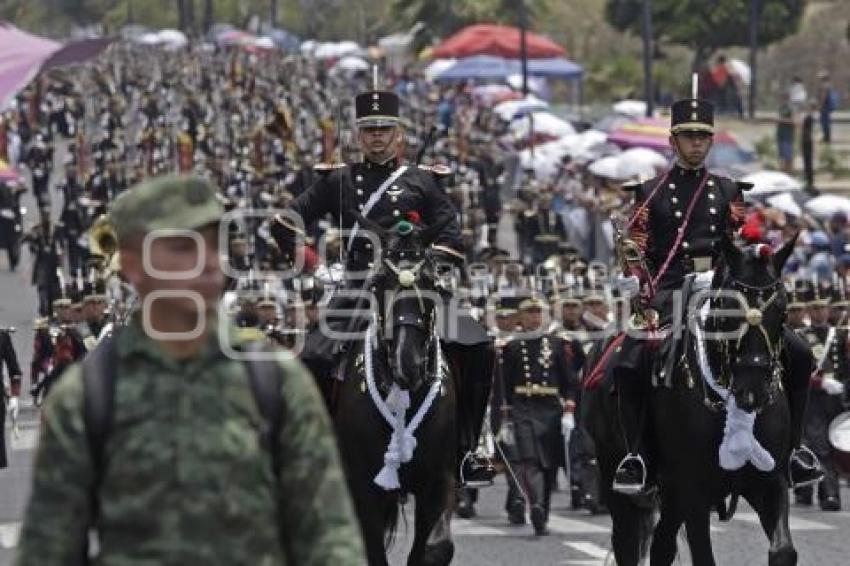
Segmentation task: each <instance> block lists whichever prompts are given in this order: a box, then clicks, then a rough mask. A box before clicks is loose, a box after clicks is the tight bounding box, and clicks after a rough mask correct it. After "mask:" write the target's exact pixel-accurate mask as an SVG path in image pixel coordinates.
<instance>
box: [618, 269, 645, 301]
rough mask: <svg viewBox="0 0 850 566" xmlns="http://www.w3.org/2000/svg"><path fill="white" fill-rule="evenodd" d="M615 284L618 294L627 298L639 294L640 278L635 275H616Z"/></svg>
mask: <svg viewBox="0 0 850 566" xmlns="http://www.w3.org/2000/svg"><path fill="white" fill-rule="evenodd" d="M615 285H617V290H619V291H620V295H621V296H622V297H625V298H627V299H630V298H632V297H637V296H638V295H639V294H640V279H638V278H637V275H629V276H625V275H620V276H618V277H617V280H616V282H615Z"/></svg>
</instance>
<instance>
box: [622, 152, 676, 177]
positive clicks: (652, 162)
mask: <svg viewBox="0 0 850 566" xmlns="http://www.w3.org/2000/svg"><path fill="white" fill-rule="evenodd" d="M617 159H618V161H619V162H618V164H617V175H618V176H617V178H618V179H649V178H652V177H655V176H656V175H657V174H658V172H659V170H661V169H664V168H665V167H667V163H668V159H667V158H666V157H664V156H663V155H661V154H660V153H658V152H657V151H653V150H651V149H648V148H645V147H634V148H631V149H627V150H626V151H624V152H623V153H621V154H620V155H618V156H617Z"/></svg>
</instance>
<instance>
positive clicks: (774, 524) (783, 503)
mask: <svg viewBox="0 0 850 566" xmlns="http://www.w3.org/2000/svg"><path fill="white" fill-rule="evenodd" d="M768 478H769V479H764V478H763V476H759V479H758V480H757V481H756V482H753V483H754V484H755V485H756V486H758V488H761V489H759V490H758V491H759V492H757V493H754V494H753V496H752V497H748V498H747V500H748V501H749V502H750V505H752V506H753V509H754V510H755V512H756V513H757V514H758V516H759V521H761V526H762V529H764V533H765V534H766V535H767V538H768V540H769V541H770V549H769V550H768V560H767V563H768V565H769V566H793V565H794V564H797V551H796V550H795V549H794V542H793V541H792V540H791V527H790V525H789V523H788V515H789V512H790V500H789V496H788V484H787V482H786V480H785V476H784V475H783V474H782V473H780V472H773V473H772V474H770V475H769V476H768ZM754 491H755V490H754Z"/></svg>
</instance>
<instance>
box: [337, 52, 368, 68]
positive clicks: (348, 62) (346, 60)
mask: <svg viewBox="0 0 850 566" xmlns="http://www.w3.org/2000/svg"><path fill="white" fill-rule="evenodd" d="M334 69H337V70H340V71H350V72H356V71H368V70H369V63H367V62H366V61H365V60H364V59H363V58H362V57H355V56H354V55H348V56H347V57H343V58H342V59H340V60H339V61H337V63H336V65H334Z"/></svg>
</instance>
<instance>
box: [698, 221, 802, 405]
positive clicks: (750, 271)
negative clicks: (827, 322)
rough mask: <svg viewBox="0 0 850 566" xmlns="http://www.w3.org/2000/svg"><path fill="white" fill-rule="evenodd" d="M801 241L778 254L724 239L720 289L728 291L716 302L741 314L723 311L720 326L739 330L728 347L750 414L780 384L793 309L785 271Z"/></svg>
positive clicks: (735, 382) (736, 385)
mask: <svg viewBox="0 0 850 566" xmlns="http://www.w3.org/2000/svg"><path fill="white" fill-rule="evenodd" d="M796 240H797V237H796V236H794V237H793V238H791V240H789V241H788V242H785V244H784V245H783V246H782V247H781V248H780V249H779V250H777V251H776V253H770V250H769V248H768V247H767V246H764V245H758V246H752V247H748V248H747V249H740V248H739V247H738V246H736V245H735V244H734V243H733V242H732V241H730V240H729V239H728V238H724V240H723V242H722V261H721V265H720V268H719V270H718V272H717V273H716V275H715V277H716V278H717V279H719V285H715V287H717V288H719V289H721V290H722V291H723V294H722V296H721V298H719V299H717V300H716V301H715V305H714V306H715V307H716V306H719V307H721V308H723V309H738V312H739V314H738V315H735V316H723V315H721V316H720V317H718V318H719V321H718V325H719V329H720V330H725V331H737V332H735V334H736V336H735V337H734V338H731V339H728V340H725V341H724V343H723V345H722V346H723V348H724V353H725V356H724V358H725V363H728V368H729V374H730V383H729V386H730V388H731V391H732V395H734V397H735V403H736V404H737V405H738V407H740V408H741V409H743V410H744V411H747V412H750V411H758V410H761V409H762V408H763V407H765V406H766V405H767V404H769V403H770V402H771V401H772V400H773V398H774V396H775V394H776V391H777V390H778V388H779V375H780V374H779V371H780V368H781V365H780V364H781V360H780V358H779V356H780V354H781V349H782V332H783V330H782V328H783V324H784V322H785V311H786V307H787V297H786V294H785V286H784V285H783V284H782V278H781V274H782V267H783V266H784V265H785V262H786V261H787V260H788V257H789V256H790V255H791V252H792V251H793V249H794V243H795V242H796ZM741 315H743V317H742V316H741ZM742 325H743V326H742Z"/></svg>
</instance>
